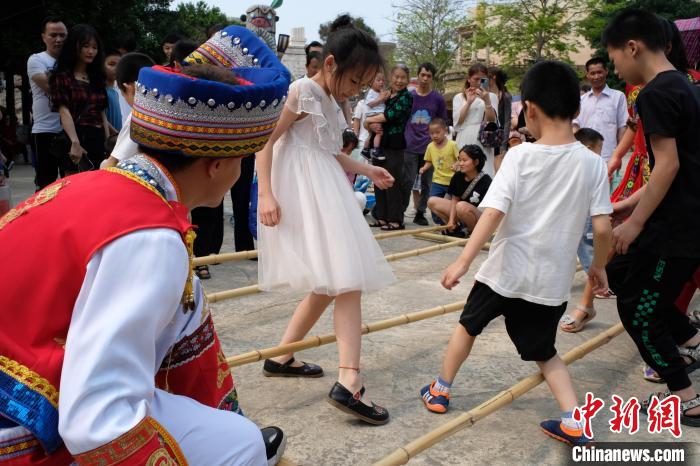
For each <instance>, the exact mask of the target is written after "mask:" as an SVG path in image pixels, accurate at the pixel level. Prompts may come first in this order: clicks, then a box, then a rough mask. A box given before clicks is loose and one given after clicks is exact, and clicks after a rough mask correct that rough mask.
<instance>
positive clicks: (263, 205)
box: [258, 193, 282, 227]
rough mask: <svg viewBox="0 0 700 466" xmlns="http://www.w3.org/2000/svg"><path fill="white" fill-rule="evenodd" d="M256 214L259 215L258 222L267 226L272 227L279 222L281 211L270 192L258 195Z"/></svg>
mask: <svg viewBox="0 0 700 466" xmlns="http://www.w3.org/2000/svg"><path fill="white" fill-rule="evenodd" d="M258 215H260V223H262V224H263V225H265V226H267V227H274V226H275V225H277V224H279V223H280V219H281V218H282V212H281V210H280V206H279V204H277V199H275V196H273V195H272V193H270V194H268V195H260V196H258Z"/></svg>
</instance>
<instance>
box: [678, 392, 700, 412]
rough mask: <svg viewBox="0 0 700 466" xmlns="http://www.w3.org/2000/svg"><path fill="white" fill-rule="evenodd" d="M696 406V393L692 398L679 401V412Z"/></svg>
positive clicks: (698, 403) (699, 398)
mask: <svg viewBox="0 0 700 466" xmlns="http://www.w3.org/2000/svg"><path fill="white" fill-rule="evenodd" d="M698 406H700V395H696V396H695V398H693V399H692V400H688V401H681V412H683V413H685V412H686V411H688V410H689V409H693V408H697V407H698Z"/></svg>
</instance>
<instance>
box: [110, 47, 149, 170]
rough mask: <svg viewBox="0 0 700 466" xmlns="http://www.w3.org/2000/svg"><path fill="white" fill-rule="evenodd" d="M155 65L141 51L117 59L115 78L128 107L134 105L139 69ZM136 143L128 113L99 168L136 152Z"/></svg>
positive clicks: (115, 162)
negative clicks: (110, 150) (132, 137)
mask: <svg viewBox="0 0 700 466" xmlns="http://www.w3.org/2000/svg"><path fill="white" fill-rule="evenodd" d="M153 65H155V62H154V61H153V60H152V59H151V57H149V56H148V55H145V54H143V53H138V52H132V53H127V54H126V55H124V56H123V57H121V59H120V60H119V63H118V64H117V67H116V70H115V71H116V73H115V74H116V76H115V78H116V80H117V86H119V91H120V92H121V93H122V95H123V96H124V99H125V100H126V102H127V103H128V104H129V106H130V107H133V105H134V94H135V93H136V80H137V79H138V77H139V70H141V68H146V67H149V66H153ZM138 152H139V147H138V145H137V144H136V143H135V142H134V141H132V140H131V115H129V116H128V117H127V119H126V121H125V123H124V125H123V126H122V127H121V130H119V135H118V136H117V142H116V143H115V144H114V149H112V152H111V153H110V154H109V157H108V158H106V159H105V160H104V161H103V162H102V163H101V164H100V168H109V167H116V166H117V164H118V163H119V162H121V161H122V160H126V159H128V158H130V157H133V156H134V155H136V154H138Z"/></svg>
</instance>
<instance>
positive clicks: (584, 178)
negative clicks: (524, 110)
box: [476, 142, 612, 306]
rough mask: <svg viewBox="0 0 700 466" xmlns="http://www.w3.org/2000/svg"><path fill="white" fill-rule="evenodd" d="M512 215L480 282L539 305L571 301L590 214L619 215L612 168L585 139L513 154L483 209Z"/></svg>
mask: <svg viewBox="0 0 700 466" xmlns="http://www.w3.org/2000/svg"><path fill="white" fill-rule="evenodd" d="M487 207H491V208H494V209H497V210H499V211H501V212H504V213H505V216H504V218H503V221H502V222H501V225H500V227H499V229H498V233H497V234H496V237H495V238H494V240H493V242H492V243H491V248H490V250H489V256H488V258H487V259H486V261H485V262H484V263H483V264H482V266H481V268H480V269H479V272H478V273H477V274H476V279H477V280H478V281H480V282H482V283H484V284H486V285H488V286H489V287H490V288H491V289H492V290H493V291H495V292H496V293H498V294H500V295H502V296H505V297H508V298H520V299H524V300H526V301H530V302H533V303H537V304H544V305H547V306H557V305H560V304H561V303H563V302H565V301H568V300H569V297H570V289H571V280H572V279H573V276H574V273H576V247H577V246H578V243H579V241H580V240H581V235H582V234H583V230H584V227H585V224H586V220H587V219H588V217H589V216H594V215H605V214H610V213H612V204H611V203H610V187H609V185H608V175H607V168H606V165H605V163H604V161H603V159H602V158H601V157H599V156H598V155H596V154H595V153H594V152H592V151H590V150H589V149H587V148H586V147H585V146H584V145H583V144H581V143H580V142H574V143H570V144H564V145H559V146H546V145H542V144H532V143H523V144H521V145H519V146H516V147H514V148H513V149H510V150H509V151H508V154H507V155H506V157H505V158H504V159H503V163H502V164H501V168H500V170H499V171H498V173H497V174H496V176H495V178H494V180H493V182H492V183H491V186H490V187H489V190H488V192H487V193H486V196H485V197H484V200H483V201H481V204H479V209H482V210H483V209H485V208H487Z"/></svg>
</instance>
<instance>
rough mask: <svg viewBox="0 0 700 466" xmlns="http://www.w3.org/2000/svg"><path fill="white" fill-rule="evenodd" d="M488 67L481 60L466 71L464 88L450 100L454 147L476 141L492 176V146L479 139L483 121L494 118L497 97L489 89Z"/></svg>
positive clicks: (487, 169) (493, 173)
mask: <svg viewBox="0 0 700 466" xmlns="http://www.w3.org/2000/svg"><path fill="white" fill-rule="evenodd" d="M487 72H488V70H487V69H486V67H485V66H484V65H482V64H481V63H475V64H473V65H472V66H470V67H469V70H468V71H467V79H466V80H465V81H464V90H463V91H462V92H460V93H459V94H457V95H456V96H454V99H453V100H452V121H453V122H454V127H455V131H457V147H464V146H465V145H467V144H476V145H477V146H479V147H481V149H482V150H483V151H484V153H485V154H486V165H485V166H484V170H483V171H484V173H486V174H488V175H489V176H491V177H493V176H494V175H495V169H494V163H493V161H494V155H493V148H490V147H484V146H482V145H481V143H480V142H479V129H480V128H481V123H482V122H484V121H496V118H497V113H496V108H497V107H498V97H497V96H496V94H494V93H492V92H489V78H488V77H487Z"/></svg>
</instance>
